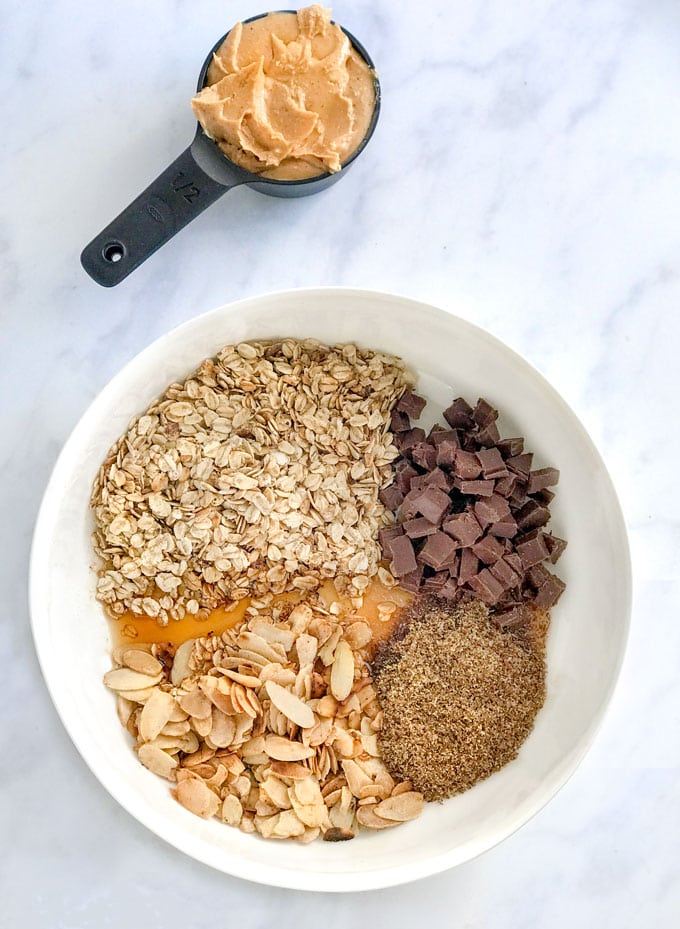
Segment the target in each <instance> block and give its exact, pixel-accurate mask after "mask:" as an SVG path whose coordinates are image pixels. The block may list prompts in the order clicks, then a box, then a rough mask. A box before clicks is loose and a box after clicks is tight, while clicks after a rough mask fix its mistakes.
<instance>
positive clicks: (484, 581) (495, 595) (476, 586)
mask: <svg viewBox="0 0 680 929" xmlns="http://www.w3.org/2000/svg"><path fill="white" fill-rule="evenodd" d="M468 586H469V587H471V588H472V590H473V591H474V592H475V593H476V594H477V596H478V597H479V599H480V600H481V601H482V602H483V603H486V605H487V606H494V604H496V603H497V602H498V600H499V598H500V597H501V596H502V594H503V585H502V584H501V583H500V581H499V580H497V578H495V577H494V576H493V574H492V573H491V571H489V569H488V568H484V569H483V570H482V571H480V572H479V574H476V575H475V576H474V577H471V578H470V580H469V581H468Z"/></svg>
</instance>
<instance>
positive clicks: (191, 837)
mask: <svg viewBox="0 0 680 929" xmlns="http://www.w3.org/2000/svg"><path fill="white" fill-rule="evenodd" d="M276 336H292V337H315V338H318V339H320V340H323V341H325V342H331V343H332V342H342V341H357V342H359V343H360V344H362V345H365V346H367V347H372V348H379V349H382V350H385V351H388V352H394V353H395V354H398V355H401V356H402V357H403V358H404V359H405V360H406V361H407V362H408V364H409V365H410V366H411V367H412V368H413V369H415V370H416V371H417V372H418V374H419V377H420V380H419V390H420V392H421V393H424V394H425V395H426V396H427V398H428V399H429V400H430V401H432V405H433V407H435V408H436V409H443V408H444V406H446V405H448V403H449V402H450V400H451V399H452V398H453V397H454V396H459V395H462V396H465V397H466V398H468V399H471V400H475V399H476V398H477V397H478V396H484V397H485V398H486V399H487V400H489V401H490V402H491V403H492V404H494V405H495V406H497V407H498V408H499V409H500V410H501V420H500V426H501V433H502V434H503V435H505V436H510V435H523V436H525V437H526V440H527V441H526V444H527V448H528V449H529V450H533V451H534V452H535V453H536V455H535V465H537V466H539V467H540V466H547V465H555V466H556V467H559V468H560V471H561V478H560V485H559V492H558V494H557V497H556V498H555V501H554V504H553V521H552V528H553V529H554V531H555V532H556V533H557V534H558V535H560V536H563V537H565V538H567V539H568V540H569V546H568V548H567V551H566V553H565V554H564V556H563V557H562V559H561V561H560V562H559V573H560V575H561V576H562V577H563V578H564V580H566V581H567V584H568V587H567V591H566V593H565V594H564V596H563V597H562V599H561V600H560V603H559V605H558V606H557V607H556V608H555V610H554V615H553V622H552V628H551V630H550V635H549V642H548V696H547V700H546V704H545V707H544V708H543V710H542V711H541V712H540V713H539V715H538V718H537V721H536V725H535V727H534V730H533V731H532V733H531V735H530V736H529V738H528V739H527V741H526V743H525V744H524V745H523V747H522V749H521V751H520V754H519V757H518V758H517V759H516V760H515V761H514V762H512V763H511V764H509V765H507V766H506V767H505V768H504V769H503V770H502V771H500V772H499V773H497V774H495V775H493V776H492V777H490V778H489V779H488V780H486V781H485V782H483V783H481V784H479V785H477V786H476V787H475V788H473V789H472V790H470V791H468V792H467V793H465V794H463V795H461V796H459V797H455V798H453V799H451V800H449V801H447V802H446V803H445V804H443V805H432V806H430V807H428V808H426V810H425V813H424V815H423V816H422V817H421V818H420V819H419V820H417V821H416V822H413V823H410V824H408V825H405V826H403V827H401V828H399V829H397V830H394V831H391V830H388V831H386V832H383V833H376V834H371V835H362V836H360V837H358V838H357V839H355V840H354V841H352V842H349V843H340V844H331V843H322V842H317V843H314V844H313V845H311V846H299V845H296V844H295V843H286V844H285V845H282V844H280V843H276V842H267V841H263V840H261V839H259V838H255V837H252V836H247V835H244V834H242V833H240V832H238V831H237V830H234V829H230V828H228V827H226V826H224V825H223V824H221V823H219V822H217V821H216V820H212V821H208V822H205V821H203V820H200V819H198V818H197V817H195V816H193V815H191V814H190V813H188V812H187V811H186V810H184V809H183V808H182V807H180V806H179V805H178V804H177V803H176V802H175V801H174V800H173V799H172V798H171V796H170V794H169V791H168V785H167V783H166V782H165V781H162V780H160V779H159V778H157V777H155V776H154V775H153V774H151V773H150V772H148V771H146V770H145V769H144V768H142V767H141V766H140V764H139V763H138V761H137V760H136V757H135V755H134V754H133V752H132V750H131V747H130V739H129V737H128V735H127V733H125V732H124V730H123V729H122V728H121V726H120V724H119V723H118V720H117V718H116V714H115V708H114V701H113V697H112V695H111V694H110V693H108V692H107V691H106V690H105V688H104V687H103V686H102V683H101V678H102V675H103V674H104V672H105V671H106V670H107V668H108V667H109V647H110V646H109V636H108V628H107V625H106V622H105V620H104V618H103V615H102V613H101V610H100V608H99V606H98V605H97V603H96V602H95V599H94V576H93V572H92V563H93V554H92V549H91V543H90V531H91V526H92V524H91V517H90V514H89V510H88V501H89V494H90V488H91V485H92V481H93V479H94V476H95V474H96V472H97V469H98V467H99V465H100V463H101V461H102V460H103V458H104V456H105V454H106V452H107V451H108V449H109V447H110V446H111V444H112V443H113V442H114V441H115V439H116V438H117V437H118V436H119V435H120V434H121V433H122V432H123V431H124V430H125V429H126V427H127V425H128V423H129V421H130V419H131V418H132V417H133V416H134V415H136V414H137V413H139V412H141V411H142V410H143V409H144V408H145V407H146V406H147V405H148V403H149V402H150V401H151V400H152V399H153V398H154V397H156V396H157V395H158V394H159V393H160V392H161V391H162V390H163V389H164V388H165V387H166V386H167V385H168V384H169V383H171V382H172V381H173V380H177V379H181V378H184V377H186V376H187V375H188V374H189V373H190V372H191V371H192V370H193V369H194V368H195V367H196V366H197V365H198V363H199V362H200V361H201V360H202V359H203V358H204V357H208V356H210V355H213V354H215V352H216V351H217V350H218V349H219V348H220V347H221V346H222V345H224V344H227V343H229V342H233V341H239V340H242V339H247V338H256V337H276ZM629 605H630V567H629V558H628V546H627V540H626V533H625V528H624V524H623V520H622V517H621V513H620V509H619V506H618V502H617V500H616V495H615V493H614V490H613V487H612V485H611V482H610V479H609V476H608V474H607V471H606V469H605V467H604V464H603V462H602V460H601V459H600V457H599V455H598V453H597V451H596V449H595V448H594V446H593V444H592V442H591V441H590V439H589V438H588V436H587V434H586V432H585V431H584V429H583V428H582V426H581V425H580V424H579V422H578V420H577V419H576V417H575V416H574V414H573V413H572V412H571V411H570V410H569V408H568V407H567V406H566V404H565V403H564V402H563V401H562V400H561V399H560V397H559V396H558V395H557V393H556V392H555V391H554V390H553V389H552V388H551V387H550V386H549V385H548V384H547V383H546V381H545V380H544V379H543V378H542V377H541V376H540V375H539V374H538V373H537V372H536V371H535V370H534V369H532V368H531V367H530V366H529V365H528V364H527V363H526V362H524V361H523V360H522V359H521V358H520V357H519V356H517V355H516V354H514V353H513V352H511V351H510V350H509V349H508V348H506V347H505V346H504V345H502V344H501V343H500V342H498V341H497V340H496V339H494V338H492V337H491V336H489V335H488V334H487V333H485V332H483V331H482V330H480V329H478V328H476V327H474V326H472V325H470V324H469V323H466V322H464V321H462V320H460V319H458V318H457V317H455V316H452V315H450V314H448V313H445V312H443V311H442V310H438V309H435V308H433V307H430V306H426V305H424V304H419V303H416V302H414V301H411V300H407V299H405V298H402V297H396V296H391V295H387V294H377V293H372V292H366V291H355V290H344V289H320V290H306V291H292V292H286V293H278V294H271V295H266V296H262V297H257V298H253V299H250V300H245V301H240V302H238V303H235V304H232V305H230V306H226V307H223V308H220V309H218V310H214V311H213V312H211V313H207V314H205V315H204V316H200V317H198V318H196V319H194V320H192V321H191V322H189V323H187V324H185V325H183V326H181V327H180V328H179V329H176V330H174V331H173V332H170V333H169V334H167V335H165V336H163V337H162V338H161V339H159V340H158V341H157V342H155V343H154V344H153V345H152V346H150V347H149V348H148V349H147V350H146V351H144V352H143V353H142V354H141V355H139V356H138V357H137V358H135V359H134V360H133V361H132V362H131V363H130V364H129V365H127V367H126V368H125V369H124V370H123V371H122V372H121V373H120V374H119V375H118V376H117V377H116V378H114V380H113V381H112V382H111V383H110V384H109V385H108V386H107V387H106V388H105V390H104V391H103V392H102V393H101V394H100V395H99V397H98V398H97V399H96V401H95V402H94V403H93V404H92V406H91V407H90V408H89V410H88V411H87V412H86V414H85V415H84V416H83V418H82V420H81V421H80V423H79V424H78V426H77V427H76V429H75V430H74V432H73V434H72V435H71V437H70V439H69V440H68V442H67V444H66V446H65V447H64V449H63V452H62V454H61V456H60V458H59V461H58V462H57V465H56V467H55V469H54V473H53V475H52V478H51V481H50V484H49V486H48V489H47V491H46V494H45V499H44V502H43V506H42V509H41V513H40V517H39V520H38V525H37V528H36V534H35V539H34V548H33V557H32V566H31V607H32V621H33V628H34V636H35V641H36V646H37V649H38V653H39V657H40V661H41V665H42V668H43V672H44V675H45V678H46V681H47V684H48V687H49V689H50V692H51V694H52V697H53V699H54V702H55V704H56V706H57V709H58V711H59V713H60V715H61V718H62V720H63V722H64V725H65V726H66V728H67V730H68V732H69V734H70V735H71V738H72V739H73V741H74V743H75V744H76V746H77V748H78V749H79V751H80V753H81V754H82V756H83V758H84V759H85V761H86V762H87V764H88V765H89V766H90V768H91V769H92V771H93V772H94V773H95V775H96V776H97V777H98V778H99V780H100V781H101V783H102V784H103V785H104V786H105V787H106V789H107V790H108V791H109V792H110V793H111V794H112V795H113V796H114V797H115V798H116V799H117V800H118V801H119V802H120V803H121V804H122V805H123V806H124V807H125V808H126V809H127V810H129V812H130V813H132V815H133V816H135V817H137V819H139V820H140V821H141V822H142V823H144V824H145V825H146V826H148V827H149V828H150V829H152V830H153V831H154V832H155V833H157V834H158V835H159V836H161V837H162V838H164V839H166V840H167V841H168V842H170V843H172V844H173V845H175V846H176V847H177V848H179V849H181V850H182V851H184V852H186V853H187V854H189V855H192V856H193V857H195V858H197V859H199V860H201V861H204V862H206V863H207V864H210V865H212V866H213V867H215V868H218V869H220V870H223V871H225V872H227V873H230V874H234V875H238V876H240V877H244V878H248V879H250V880H255V881H261V882H263V883H271V884H275V885H280V886H286V887H295V888H303V889H308V890H361V889H368V888H374V887H381V886H387V885H390V884H396V883H401V882H404V881H408V880H413V879H415V878H418V877H422V876H425V875H427V874H431V873H434V872H436V871H440V870H443V869H445V868H448V867H451V866H453V865H456V864H459V863H461V862H463V861H466V860H467V859H469V858H471V857H473V856H475V855H477V854H479V853H480V852H482V851H484V850H486V849H488V848H490V847H491V846H492V845H494V844H496V843H497V842H499V841H500V840H501V839H503V838H505V837H506V836H508V835H509V834H510V833H511V832H513V831H514V830H515V829H517V828H518V827H519V826H520V825H522V824H523V823H524V822H526V821H527V819H529V818H530V817H531V816H532V815H533V814H534V813H536V812H537V811H538V810H539V809H540V808H541V807H542V806H543V805H544V804H545V803H546V802H547V801H548V800H549V799H550V798H551V797H552V796H553V795H554V794H555V793H556V791H557V790H558V789H559V787H560V786H561V785H562V784H563V783H564V782H565V781H566V779H567V778H568V777H569V775H570V774H571V773H572V772H573V771H574V769H575V768H576V766H577V764H578V762H579V761H580V759H581V758H582V756H583V754H584V753H585V751H586V749H587V747H588V745H589V743H590V741H591V739H592V737H593V735H594V732H595V729H596V727H597V725H598V723H599V722H600V720H601V718H602V715H603V712H604V710H605V707H606V705H607V703H608V701H609V699H610V696H611V693H612V689H613V686H614V684H615V681H616V678H617V675H618V671H619V667H620V663H621V660H622V657H623V651H624V648H625V643H626V637H627V629H628V615H629Z"/></svg>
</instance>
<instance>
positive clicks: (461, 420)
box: [443, 397, 473, 429]
mask: <svg viewBox="0 0 680 929" xmlns="http://www.w3.org/2000/svg"><path fill="white" fill-rule="evenodd" d="M443 415H444V419H445V420H446V422H447V423H448V424H449V426H451V427H452V428H453V429H470V428H472V423H473V419H472V407H471V406H470V404H469V403H467V402H466V401H465V400H463V398H462V397H458V398H457V399H456V400H454V401H453V403H452V404H451V406H450V407H449V408H448V409H446V410H444V414H443Z"/></svg>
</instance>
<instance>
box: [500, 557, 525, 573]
mask: <svg viewBox="0 0 680 929" xmlns="http://www.w3.org/2000/svg"><path fill="white" fill-rule="evenodd" d="M503 561H507V563H508V564H509V565H510V567H511V568H513V569H514V570H515V571H516V572H517V574H519V575H520V577H521V576H522V575H523V574H524V566H523V565H522V559H521V558H520V557H519V555H518V554H517V552H508V554H507V555H505V556H504V557H503Z"/></svg>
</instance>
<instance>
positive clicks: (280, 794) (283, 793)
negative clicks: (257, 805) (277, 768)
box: [260, 775, 291, 810]
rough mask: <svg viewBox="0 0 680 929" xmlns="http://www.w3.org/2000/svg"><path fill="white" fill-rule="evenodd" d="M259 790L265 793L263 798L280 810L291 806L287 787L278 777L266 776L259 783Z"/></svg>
mask: <svg viewBox="0 0 680 929" xmlns="http://www.w3.org/2000/svg"><path fill="white" fill-rule="evenodd" d="M260 791H261V792H262V793H263V794H264V795H265V799H267V800H269V801H270V802H271V803H273V804H274V805H275V806H277V807H278V808H279V809H280V810H289V809H290V808H291V802H290V798H289V796H288V788H287V787H286V785H285V784H284V783H283V781H280V780H279V779H278V777H274V776H273V775H270V776H269V777H266V778H265V779H264V780H263V781H262V783H261V784H260Z"/></svg>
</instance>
